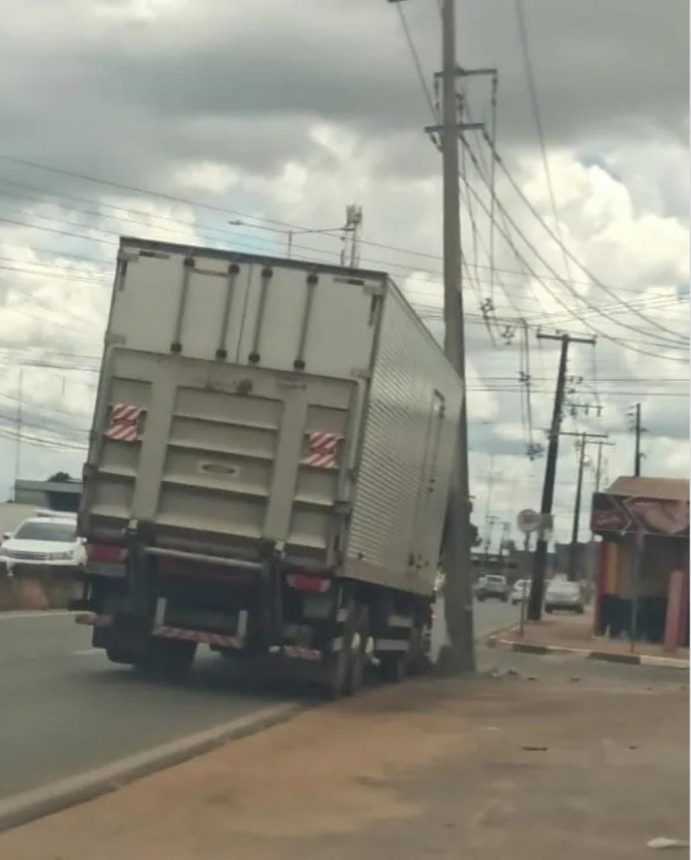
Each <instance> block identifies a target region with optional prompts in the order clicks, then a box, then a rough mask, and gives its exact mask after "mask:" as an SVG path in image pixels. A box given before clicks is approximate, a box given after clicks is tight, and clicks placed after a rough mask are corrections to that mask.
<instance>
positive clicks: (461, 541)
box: [441, 0, 475, 672]
mask: <svg viewBox="0 0 691 860" xmlns="http://www.w3.org/2000/svg"><path fill="white" fill-rule="evenodd" d="M441 6H442V8H441V18H442V74H441V82H442V128H441V146H442V159H443V169H444V322H445V337H444V350H445V352H446V355H447V358H448V359H449V361H450V362H451V364H452V365H453V367H454V368H455V370H456V372H457V373H458V375H459V377H460V380H461V384H462V387H463V394H462V400H461V414H460V421H459V424H458V445H457V451H456V466H455V469H454V473H453V475H452V479H451V492H450V494H449V508H448V523H449V528H448V531H447V541H446V547H445V550H444V555H445V558H444V567H445V570H446V589H445V611H446V626H447V630H448V635H449V640H450V647H449V648H448V650H447V653H446V655H445V659H446V665H447V666H448V668H449V669H453V670H456V671H459V672H473V671H475V636H474V632H473V594H472V585H471V563H470V543H471V541H470V489H469V484H468V414H467V403H466V394H465V341H464V331H463V293H462V288H463V282H462V269H461V215H460V194H459V186H458V183H459V169H458V168H459V165H458V114H457V110H458V100H457V98H456V80H457V76H458V66H457V64H456V15H455V12H456V9H455V6H456V4H455V0H442V4H441Z"/></svg>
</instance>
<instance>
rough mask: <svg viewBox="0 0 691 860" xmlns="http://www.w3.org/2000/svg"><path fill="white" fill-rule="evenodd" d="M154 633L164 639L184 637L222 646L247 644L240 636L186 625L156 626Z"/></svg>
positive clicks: (234, 646) (188, 639)
mask: <svg viewBox="0 0 691 860" xmlns="http://www.w3.org/2000/svg"><path fill="white" fill-rule="evenodd" d="M153 635H154V636H158V637H160V638H162V639H183V640H184V641H185V642H200V643H201V644H203V645H218V646H219V647H221V648H243V647H244V645H245V641H244V639H243V638H242V637H240V636H226V635H225V634H224V633H209V632H207V631H206V630H187V629H186V628H184V627H167V626H163V627H156V628H154V631H153Z"/></svg>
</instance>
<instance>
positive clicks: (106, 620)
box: [74, 612, 113, 627]
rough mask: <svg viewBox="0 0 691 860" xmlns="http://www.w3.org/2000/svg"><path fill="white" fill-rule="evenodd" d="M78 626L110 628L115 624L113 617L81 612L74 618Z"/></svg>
mask: <svg viewBox="0 0 691 860" xmlns="http://www.w3.org/2000/svg"><path fill="white" fill-rule="evenodd" d="M74 620H75V622H76V623H77V624H87V625H88V626H89V627H110V626H111V625H112V623H113V616H112V615H99V614H98V613H97V612H80V613H79V615H75V618H74Z"/></svg>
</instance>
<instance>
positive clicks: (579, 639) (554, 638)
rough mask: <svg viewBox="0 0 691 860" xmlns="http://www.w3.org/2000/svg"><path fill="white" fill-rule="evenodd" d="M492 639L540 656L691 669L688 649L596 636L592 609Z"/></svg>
mask: <svg viewBox="0 0 691 860" xmlns="http://www.w3.org/2000/svg"><path fill="white" fill-rule="evenodd" d="M489 640H490V642H491V643H492V644H500V645H510V644H512V643H516V644H519V645H527V646H529V647H530V648H531V649H533V650H535V652H536V653H537V651H536V649H544V650H553V649H554V650H562V651H569V650H570V651H573V652H574V653H581V654H582V655H583V656H594V657H599V658H601V659H607V657H611V659H612V660H616V659H620V660H629V661H630V662H634V663H643V664H646V663H647V664H649V665H655V664H658V665H659V664H661V663H662V662H663V661H664V662H666V663H668V665H669V666H675V667H676V668H681V669H684V668H686V669H688V666H689V651H688V648H678V649H677V650H676V651H675V652H674V653H669V652H667V651H665V650H664V648H663V647H662V646H661V645H655V644H652V643H650V642H635V643H634V644H633V647H632V643H631V641H630V640H628V639H625V638H621V639H610V638H608V637H604V636H594V635H593V615H592V609H589V610H586V612H585V614H584V615H573V614H571V613H556V614H552V615H547V614H545V615H543V617H542V620H541V621H536V622H526V624H525V627H524V630H523V633H522V634H521V631H520V630H519V628H518V627H514V628H512V629H511V630H507V631H504V632H503V633H502V634H501V635H497V636H490V637H489Z"/></svg>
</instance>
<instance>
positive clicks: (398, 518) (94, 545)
mask: <svg viewBox="0 0 691 860" xmlns="http://www.w3.org/2000/svg"><path fill="white" fill-rule="evenodd" d="M459 409H460V383H459V380H458V377H457V376H456V374H455V373H454V371H453V369H452V367H451V366H450V364H449V363H448V362H447V361H446V359H445V358H444V355H443V353H442V351H441V350H440V349H439V347H438V345H437V344H436V343H435V341H434V339H433V338H432V337H431V335H430V334H429V332H428V331H427V330H426V329H425V327H424V326H423V324H422V323H421V322H420V320H419V319H418V317H417V316H416V314H415V313H414V311H413V310H412V309H411V307H410V306H409V304H408V303H407V301H406V300H405V298H404V297H403V296H402V294H401V293H400V292H399V290H398V289H397V288H396V286H395V285H394V284H393V283H392V281H391V280H390V279H389V278H388V277H387V275H386V274H383V273H380V272H373V271H363V270H352V269H345V268H340V267H337V266H331V265H323V264H312V263H305V262H298V261H294V260H282V259H272V258H267V257H263V256H257V255H252V254H240V253H231V252H227V251H219V250H216V249H208V248H196V247H185V246H180V245H171V244H167V243H161V242H151V241H144V240H140V239H130V238H123V239H122V240H121V243H120V250H119V254H118V260H117V271H116V276H115V283H114V287H113V296H112V304H111V310H110V317H109V320H108V327H107V332H106V338H105V352H104V358H103V365H102V370H101V376H100V382H99V388H98V395H97V401H96V407H95V414H94V420H93V427H92V432H91V437H90V444H89V453H88V459H87V462H86V464H85V467H84V481H85V484H84V493H83V498H82V503H81V510H80V513H79V533H80V535H82V536H83V537H84V538H85V539H86V543H87V548H88V563H87V567H86V570H85V572H84V573H83V595H82V598H81V599H80V600H79V601H77V602H76V605H75V608H77V609H79V610H80V614H79V615H78V617H77V620H78V621H79V622H80V623H84V624H89V625H92V626H93V644H94V646H95V647H97V648H104V649H105V650H106V652H107V655H108V657H109V658H110V659H111V660H112V661H114V662H117V663H128V664H132V665H136V666H140V667H146V668H149V669H154V670H159V671H162V672H179V671H182V670H185V669H186V668H188V667H189V665H190V664H191V662H192V660H193V658H194V654H195V651H196V648H197V645H198V644H206V645H209V646H211V648H212V649H214V650H216V651H220V652H223V653H225V654H227V655H231V654H238V655H241V654H246V655H275V659H277V660H278V661H279V664H280V661H301V665H302V666H303V667H308V670H309V673H310V674H312V675H313V677H314V678H315V680H317V681H318V682H319V683H321V684H322V685H323V688H324V690H325V691H326V692H327V693H328V694H329V695H332V696H336V695H340V694H342V693H352V692H354V691H355V690H356V689H357V688H358V687H359V685H360V684H361V682H362V675H363V670H364V668H365V665H366V664H367V663H368V662H371V663H372V664H373V665H378V666H379V667H380V668H381V671H382V673H383V674H384V675H385V676H387V677H389V678H391V679H400V678H401V677H403V676H404V675H405V673H406V671H407V669H408V667H409V666H410V665H411V664H412V663H414V662H417V661H418V660H419V659H420V658H421V656H422V652H423V650H424V645H423V642H424V640H425V630H426V626H427V625H428V623H429V618H430V607H431V603H432V600H433V593H434V585H435V580H436V577H437V568H438V560H439V553H440V542H441V538H442V528H443V522H444V516H445V508H446V502H447V495H448V488H449V474H450V469H451V464H452V459H453V452H454V444H455V439H456V430H457V421H458V414H459ZM269 659H272V658H271V657H269Z"/></svg>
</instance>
